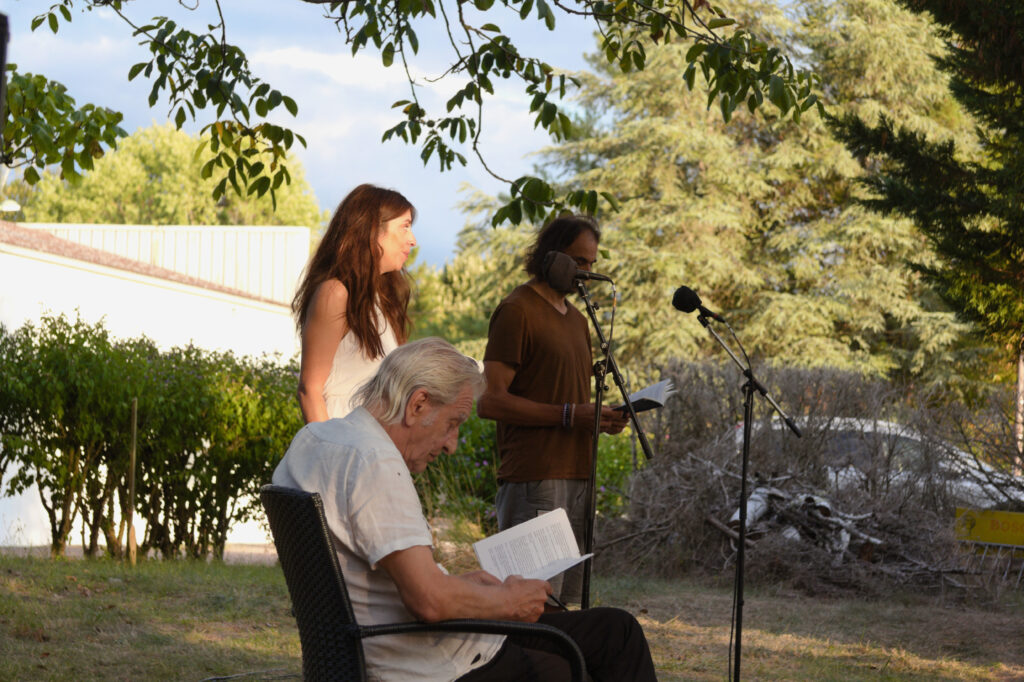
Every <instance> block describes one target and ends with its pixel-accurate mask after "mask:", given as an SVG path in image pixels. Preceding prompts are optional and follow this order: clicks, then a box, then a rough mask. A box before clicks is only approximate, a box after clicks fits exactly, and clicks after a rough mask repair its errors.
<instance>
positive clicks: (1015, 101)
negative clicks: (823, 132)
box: [834, 0, 1024, 452]
mask: <svg viewBox="0 0 1024 682" xmlns="http://www.w3.org/2000/svg"><path fill="white" fill-rule="evenodd" d="M900 4H901V5H903V6H904V7H906V8H907V9H909V10H911V11H913V12H916V13H918V14H920V15H923V16H930V17H932V18H933V19H934V20H935V22H937V23H938V25H939V26H940V27H941V35H942V37H943V38H944V40H945V43H946V44H945V49H944V50H943V51H940V52H938V53H937V54H936V63H937V65H938V68H939V69H941V71H942V72H943V73H944V74H946V75H947V76H948V87H949V90H950V92H951V93H952V95H953V97H954V98H955V99H956V101H957V102H958V103H959V104H960V105H961V106H962V107H963V108H964V109H965V110H966V111H968V112H970V113H971V114H972V115H973V116H974V117H975V119H976V120H977V121H978V127H977V129H976V133H975V139H974V140H973V141H971V142H968V143H964V142H962V141H960V140H954V139H944V138H942V137H940V136H937V135H934V134H932V133H930V132H928V131H921V130H916V129H913V128H912V127H910V126H907V125H906V124H905V122H904V120H903V119H902V118H901V117H898V116H891V115H881V114H880V115H879V116H878V118H877V120H875V119H874V118H873V117H871V116H864V115H855V114H853V113H850V114H847V115H845V116H842V117H838V118H837V119H836V120H835V121H834V128H835V130H836V132H837V134H838V135H839V137H840V138H841V139H842V140H843V141H844V142H845V143H846V145H847V146H848V148H849V149H850V150H851V151H852V152H853V153H854V154H855V155H856V156H857V157H858V159H860V160H861V163H862V164H863V165H864V167H865V169H866V170H867V176H866V180H865V184H866V185H867V186H868V188H869V189H870V190H871V192H872V194H871V197H870V198H869V199H868V200H867V201H866V202H865V203H866V204H867V205H868V206H869V207H871V208H873V209H875V210H877V211H879V212H881V213H883V214H897V215H902V216H906V217H908V218H910V219H911V220H913V222H914V224H915V226H916V227H917V228H918V230H920V232H921V233H922V234H923V235H925V237H926V238H927V241H928V244H929V246H930V247H931V248H932V249H933V250H934V252H935V253H936V254H937V260H936V261H935V262H933V263H918V264H917V266H916V267H917V269H918V271H919V272H921V273H922V274H923V276H924V277H925V278H926V280H927V281H928V282H930V283H931V284H932V285H933V286H934V287H935V289H936V290H937V291H938V292H939V294H940V295H941V296H942V298H943V299H944V300H945V301H946V302H947V303H948V304H949V305H950V306H951V307H952V308H953V309H955V310H956V311H957V312H958V313H960V314H961V315H962V316H963V317H964V318H965V319H967V320H970V321H971V322H973V323H975V324H976V325H977V326H978V327H979V328H980V329H982V330H983V332H984V334H986V336H987V337H988V338H989V339H990V340H991V341H993V342H994V343H995V344H996V345H997V346H998V347H1001V348H1005V349H1006V350H1007V354H1006V355H1007V356H1009V357H1015V359H1016V371H1017V410H1016V441H1017V450H1018V452H1021V451H1022V448H1024V195H1022V192H1024V189H1022V187H1024V59H1022V58H1021V54H1022V47H1024V5H1021V4H1020V3H1019V2H1013V1H1011V0H970V1H968V0H900ZM1009 357H1007V359H1009Z"/></svg>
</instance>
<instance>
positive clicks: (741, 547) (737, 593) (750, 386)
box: [697, 309, 801, 682]
mask: <svg viewBox="0 0 1024 682" xmlns="http://www.w3.org/2000/svg"><path fill="white" fill-rule="evenodd" d="M697 321H698V322H700V323H701V325H703V327H704V328H705V329H707V330H708V331H709V332H711V336H713V337H714V338H715V341H717V342H718V345H720V346H721V347H722V348H724V349H725V352H726V353H728V354H729V357H730V358H732V361H733V362H735V363H736V366H737V367H739V368H740V371H741V372H742V373H743V376H745V377H746V378H747V381H746V382H745V383H744V384H743V447H742V448H741V450H740V509H739V512H740V513H739V522H740V525H739V528H738V529H737V535H738V540H737V543H738V548H737V550H736V579H735V582H734V584H733V619H734V631H735V633H736V638H735V640H734V651H732V652H730V653H731V654H732V656H733V658H732V661H731V663H732V666H731V669H730V677H729V678H730V679H735V680H736V681H737V682H739V679H740V651H741V647H742V638H743V572H744V567H745V566H744V562H745V558H746V545H747V467H748V463H749V461H750V428H751V424H752V423H753V420H754V391H757V392H758V393H760V394H761V395H762V396H763V397H764V398H765V399H766V400H767V401H768V402H769V403H770V404H771V406H772V407H773V408H775V411H776V412H778V413H779V416H780V417H782V419H783V421H785V422H786V425H787V426H789V428H790V430H792V431H793V433H795V434H796V436H797V437H798V438H799V437H800V435H801V434H800V429H799V428H797V426H796V424H795V423H794V422H793V420H792V419H791V418H790V417H789V416H788V415H787V414H786V413H785V412H783V411H782V408H781V407H779V404H778V403H777V402H775V400H774V399H773V398H772V397H771V396H770V395H769V394H768V389H766V388H765V387H764V386H763V385H762V384H761V382H759V381H758V380H757V379H755V378H754V371H753V370H752V369H751V367H750V364H749V359H748V364H747V365H746V366H744V365H743V363H742V362H740V359H739V358H738V357H736V354H735V353H733V352H732V349H731V348H729V346H728V345H727V344H726V343H725V341H723V340H722V337H721V336H719V335H718V332H716V331H715V330H714V328H713V327H711V326H710V325H709V324H708V317H707V315H706V314H705V312H704V311H703V309H702V310H701V312H700V314H699V315H697ZM723 324H725V326H726V327H729V324H728V323H726V322H724V321H723ZM729 331H730V332H731V331H732V327H729ZM735 336H736V335H735V334H733V337H735ZM740 348H741V349H742V345H741V346H740ZM744 355H746V354H745V353H744Z"/></svg>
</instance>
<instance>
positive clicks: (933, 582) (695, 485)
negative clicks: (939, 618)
mask: <svg viewBox="0 0 1024 682" xmlns="http://www.w3.org/2000/svg"><path fill="white" fill-rule="evenodd" d="M734 374H735V372H734V371H733V372H730V370H729V368H721V369H719V368H714V367H708V366H703V365H701V366H697V365H685V366H677V367H675V368H673V371H672V375H673V379H674V381H675V383H676V386H677V387H680V389H681V391H680V395H679V396H678V397H677V398H674V399H673V400H672V401H670V403H669V405H667V406H666V408H664V409H663V410H661V414H660V415H658V416H657V419H658V421H657V423H655V424H653V426H652V427H651V428H652V430H653V431H654V432H655V438H654V442H656V443H657V444H658V445H657V446H656V447H658V449H659V451H658V452H657V454H656V457H655V458H654V460H653V461H651V462H650V463H648V466H647V467H645V468H643V469H642V470H641V471H639V472H638V473H637V474H635V475H634V477H633V481H632V485H631V489H630V506H629V511H628V514H627V515H625V516H624V517H622V518H618V519H602V521H601V523H599V526H598V535H597V543H596V546H597V552H598V560H599V562H600V563H603V564H605V565H615V566H616V567H619V566H630V567H633V568H634V569H635V570H637V571H639V572H642V573H646V574H656V575H663V576H672V575H680V574H682V573H685V572H688V571H694V570H696V571H700V572H705V573H712V574H719V573H722V572H723V571H727V570H729V569H731V568H732V567H733V566H734V565H735V560H736V549H737V543H738V534H737V526H738V510H739V505H740V475H739V472H740V471H741V468H740V442H741V439H740V438H739V437H738V433H737V429H739V428H741V427H740V423H741V422H740V420H741V419H742V405H741V402H742V393H741V392H740V390H739V389H738V387H737V386H736V380H735V377H734ZM759 379H760V380H761V381H762V382H763V383H766V384H768V385H769V386H770V389H769V390H770V391H771V392H772V394H773V395H774V396H775V397H776V398H777V399H778V400H779V401H780V402H782V403H784V404H785V405H786V408H787V411H790V412H791V414H796V415H801V414H803V415H808V414H810V415H825V416H842V417H854V418H879V417H880V416H884V417H883V418H887V419H890V420H893V421H899V422H900V423H901V424H908V425H911V426H912V427H913V428H915V429H916V430H917V431H918V432H920V433H932V432H934V431H935V430H936V429H938V428H939V425H941V424H948V423H950V421H951V420H950V418H949V417H950V415H949V414H948V410H947V408H941V407H940V408H937V407H935V406H934V405H932V406H930V407H929V406H928V403H929V401H927V400H921V403H922V404H921V405H916V406H908V400H907V395H906V393H905V391H901V390H893V389H892V388H891V387H888V386H884V385H881V384H877V383H871V382H865V381H864V380H863V379H860V378H858V377H856V376H853V375H845V374H842V373H838V372H826V371H817V372H815V371H802V372H801V371H789V372H782V373H777V374H774V375H772V376H771V377H770V378H769V379H768V380H766V379H765V378H764V377H759ZM730 384H731V385H730ZM734 394H735V395H734ZM787 403H788V404H787ZM755 417H756V418H755V422H756V421H757V418H761V419H765V418H767V417H766V415H764V413H763V411H762V412H760V413H758V414H756V415H755ZM827 430H828V419H825V420H824V426H822V427H821V428H820V429H819V428H810V429H806V430H805V432H804V436H803V438H800V439H795V438H792V439H787V440H784V441H782V442H781V444H780V440H779V438H778V437H777V436H778V432H776V437H775V438H760V439H759V438H758V437H756V436H755V437H754V438H753V440H752V442H751V450H750V460H749V469H748V471H749V472H750V473H749V476H748V481H747V492H748V495H749V497H748V499H747V534H746V543H747V545H746V547H747V553H746V556H747V560H746V575H747V577H748V578H749V579H751V580H752V581H754V582H759V581H760V582H763V583H772V584H777V583H779V582H786V583H788V584H791V585H793V586H796V587H799V588H802V589H804V590H806V591H809V592H813V593H820V592H830V591H849V590H853V591H856V592H860V593H868V594H870V593H882V592H884V591H885V590H886V589H888V588H890V587H891V586H892V585H894V584H899V585H913V586H915V587H925V588H929V587H931V588H940V587H950V586H960V585H963V575H962V574H963V570H964V561H963V557H962V554H961V552H960V551H959V548H958V545H957V542H956V540H955V538H954V536H953V525H954V524H953V519H954V508H955V507H956V505H957V503H958V499H957V497H956V494H955V491H956V488H955V486H951V485H950V481H948V480H943V479H942V478H941V477H938V476H935V475H934V474H933V473H932V472H933V471H935V470H936V469H937V467H938V463H939V460H940V458H942V457H944V456H946V455H945V454H944V451H943V450H942V448H938V447H936V448H935V449H934V450H932V449H930V448H928V447H925V452H924V454H923V455H922V456H923V457H924V463H923V464H922V469H921V472H918V473H917V474H915V475H908V474H907V473H906V472H901V475H900V476H899V477H895V476H894V475H893V471H892V470H879V471H872V472H871V473H869V474H866V475H864V476H863V477H862V479H861V480H859V481H858V484H857V485H854V486H843V487H837V486H836V485H835V480H833V479H830V471H829V469H828V468H827V467H826V464H825V462H824V461H823V455H822V449H823V448H822V443H823V442H824V439H825V438H826V437H827V433H826V432H827ZM929 437H930V436H929ZM935 441H936V442H939V436H937V435H936V436H935ZM928 442H930V441H928ZM933 459H934V460H935V461H934V462H933V461H932V460H933ZM894 466H895V465H894ZM1021 499H1024V496H1022V498H1021Z"/></svg>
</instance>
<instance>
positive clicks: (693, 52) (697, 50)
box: [686, 43, 708, 62]
mask: <svg viewBox="0 0 1024 682" xmlns="http://www.w3.org/2000/svg"><path fill="white" fill-rule="evenodd" d="M706 49H708V48H707V45H705V44H704V43H694V44H693V46H691V47H690V49H689V50H687V51H686V61H687V62H692V61H694V60H696V59H697V57H699V56H701V55H702V54H704V50H706Z"/></svg>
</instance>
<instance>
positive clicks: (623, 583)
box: [0, 556, 1024, 682]
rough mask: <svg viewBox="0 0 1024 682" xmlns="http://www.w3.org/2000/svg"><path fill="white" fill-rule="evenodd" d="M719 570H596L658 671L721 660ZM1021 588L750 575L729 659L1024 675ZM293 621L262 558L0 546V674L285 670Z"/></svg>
mask: <svg viewBox="0 0 1024 682" xmlns="http://www.w3.org/2000/svg"><path fill="white" fill-rule="evenodd" d="M730 591H731V590H730V584H729V583H728V582H724V583H721V584H717V585H712V584H708V583H707V581H697V580H690V579H687V580H678V581H655V580H641V579H626V578H618V579H613V578H609V577H607V576H606V575H602V574H601V569H600V567H598V574H597V575H596V576H595V580H594V585H593V591H592V595H593V601H594V603H595V604H599V605H614V606H620V607H623V608H626V609H627V610H629V611H631V612H632V613H634V614H636V615H637V616H638V618H639V619H640V621H641V623H643V625H644V628H645V630H646V631H647V634H648V638H649V639H650V641H651V644H652V650H653V653H654V657H655V661H656V664H657V667H658V670H659V674H660V678H661V679H662V680H723V679H725V678H726V676H727V674H728V654H729V651H730V645H729V614H730V607H731V595H730ZM1022 606H1024V597H1022V595H1021V594H1018V593H1008V594H1006V595H1004V596H1003V598H1002V599H1001V600H1000V602H999V603H998V604H993V603H988V604H987V605H985V606H984V607H982V606H964V605H962V604H960V605H954V604H952V603H951V602H950V600H948V599H947V601H946V603H943V602H942V601H940V600H937V599H936V598H931V597H923V596H917V595H913V594H900V595H894V596H893V597H891V598H890V599H887V600H884V601H865V600H861V599H816V598H811V597H807V596H804V595H800V594H795V593H789V592H785V591H765V590H764V589H761V590H753V589H750V588H748V589H747V595H746V600H745V607H744V627H743V648H742V659H741V673H742V677H743V678H745V679H751V680H753V679H756V680H862V679H863V680H920V679H929V680H1014V679H1021V680H1024V617H1022V616H1021V613H1022ZM300 661H301V654H300V650H299V643H298V635H297V633H296V630H295V623H294V621H293V620H292V618H291V615H290V605H289V603H288V597H287V591H286V589H285V585H284V580H283V577H282V575H281V573H280V570H279V569H278V568H277V567H276V566H274V565H265V564H264V565H229V564H203V563H192V562H159V561H149V562H145V563H142V564H140V565H139V566H137V567H135V568H134V569H132V568H129V567H126V566H124V565H121V564H117V563H114V562H110V561H58V562H54V561H50V560H48V559H32V558H23V557H12V556H0V679H2V680H75V681H76V682H79V681H82V680H165V679H177V680H196V681H198V680H212V679H217V678H221V677H227V676H230V675H240V674H242V673H249V674H247V675H244V676H241V677H236V678H234V679H237V680H257V679H259V680H269V679H283V678H290V679H297V678H298V676H299V671H300V666H301V663H300Z"/></svg>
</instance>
